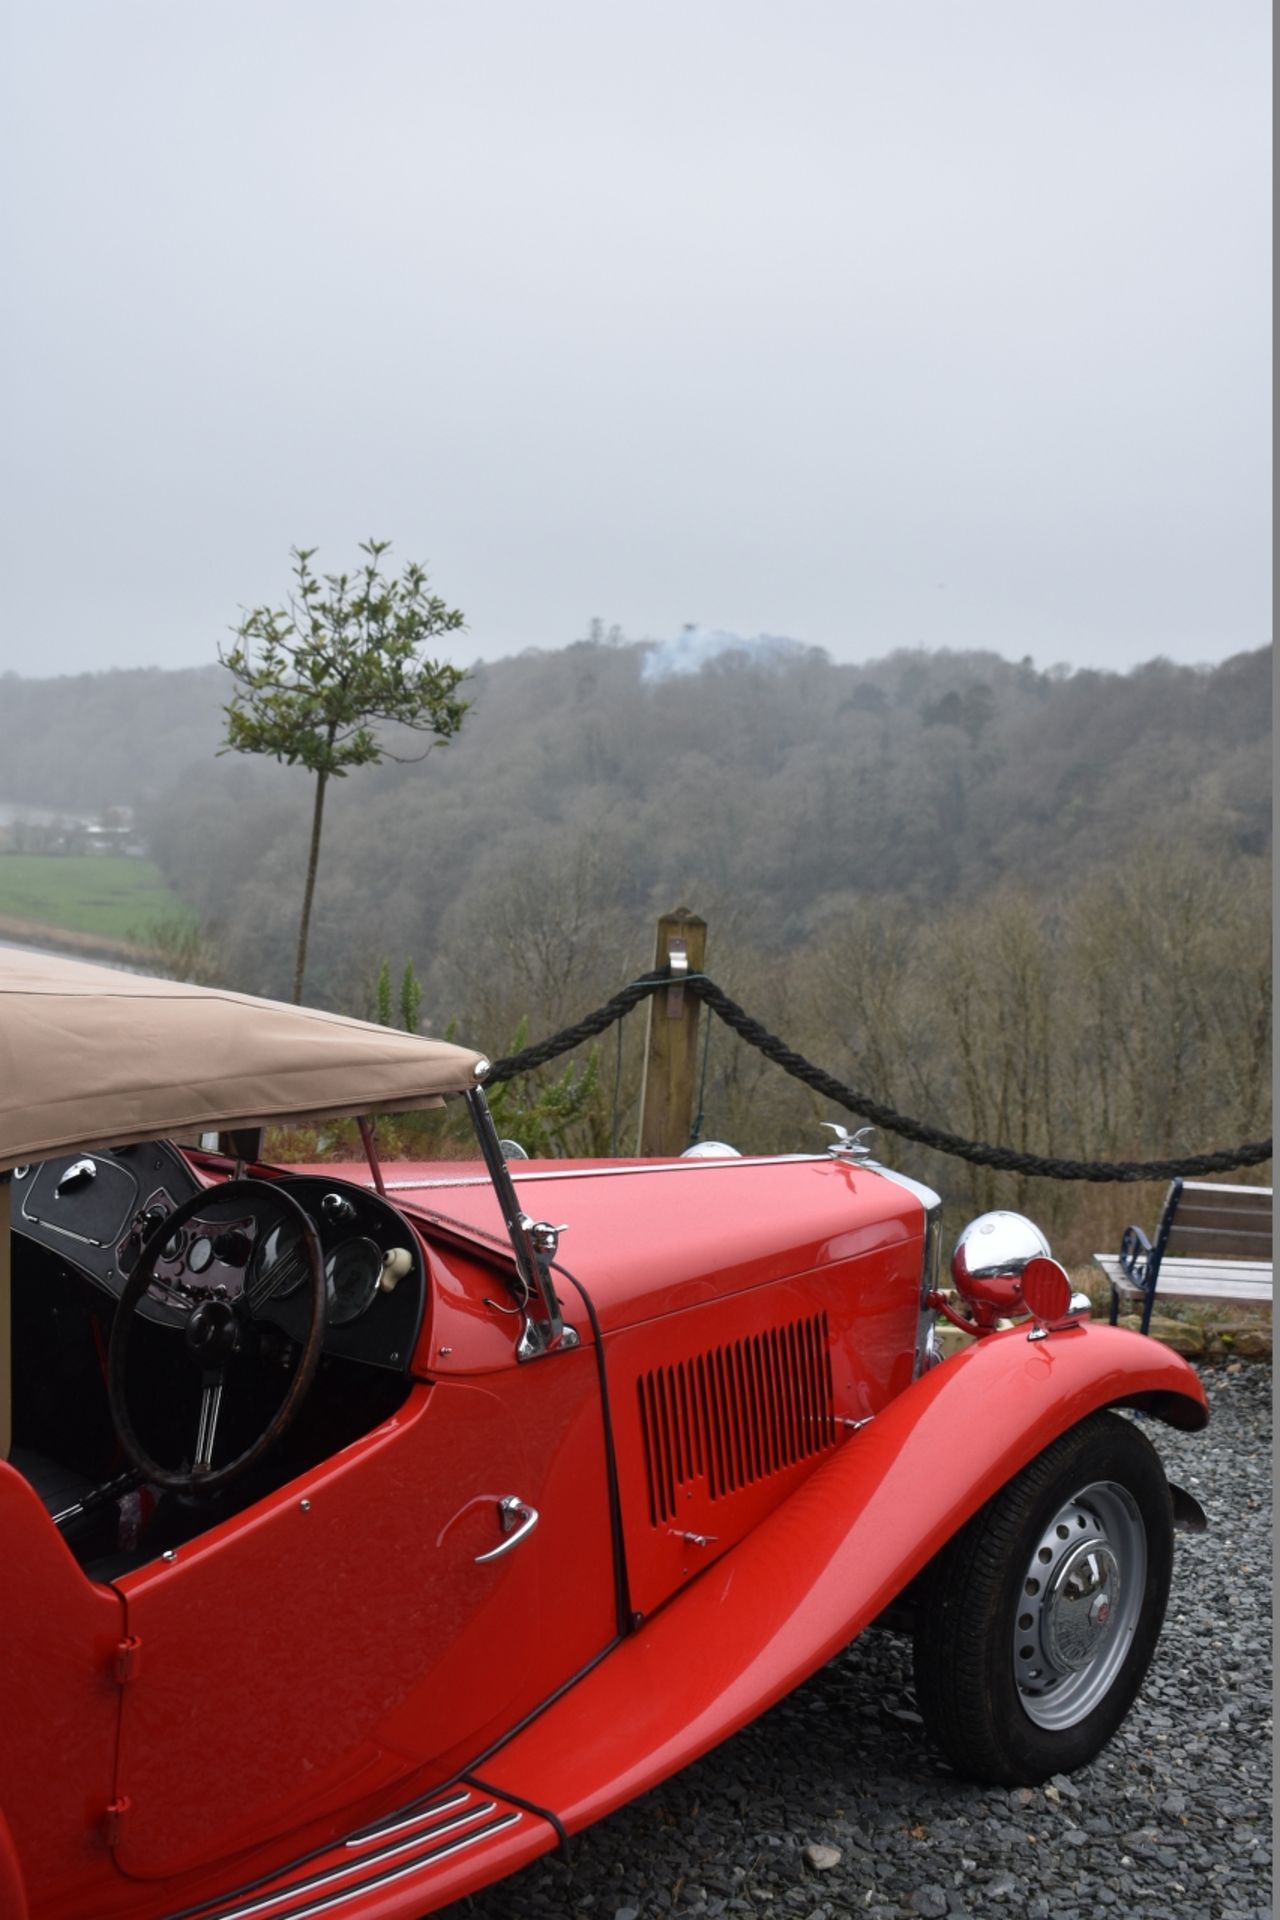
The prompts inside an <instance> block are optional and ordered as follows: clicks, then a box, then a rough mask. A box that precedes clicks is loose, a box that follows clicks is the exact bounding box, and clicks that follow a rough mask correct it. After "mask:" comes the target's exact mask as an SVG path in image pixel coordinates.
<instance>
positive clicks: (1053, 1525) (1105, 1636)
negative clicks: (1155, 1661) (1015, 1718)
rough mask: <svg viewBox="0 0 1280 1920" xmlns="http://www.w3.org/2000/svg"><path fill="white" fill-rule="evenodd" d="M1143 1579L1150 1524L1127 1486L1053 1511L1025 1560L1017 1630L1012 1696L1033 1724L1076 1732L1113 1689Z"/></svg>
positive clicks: (1084, 1494)
mask: <svg viewBox="0 0 1280 1920" xmlns="http://www.w3.org/2000/svg"><path fill="white" fill-rule="evenodd" d="M1146 1579H1147V1534H1146V1528H1145V1527H1144V1526H1143V1524H1142V1515H1141V1513H1140V1512H1139V1511H1138V1504H1137V1502H1136V1501H1135V1499H1134V1498H1133V1495H1132V1494H1131V1493H1130V1492H1129V1491H1128V1489H1127V1488H1126V1487H1122V1486H1119V1485H1118V1484H1117V1483H1116V1482H1115V1481H1114V1480H1098V1481H1095V1482H1093V1483H1092V1484H1091V1485H1090V1486H1087V1487H1082V1488H1081V1489H1080V1491H1079V1493H1076V1494H1073V1495H1072V1497H1071V1499H1070V1500H1068V1501H1067V1502H1066V1504H1065V1505H1064V1506H1062V1507H1061V1508H1059V1510H1058V1512H1057V1513H1055V1514H1054V1516H1053V1518H1052V1520H1051V1521H1050V1522H1049V1524H1048V1526H1047V1527H1046V1528H1045V1530H1044V1533H1043V1534H1042V1535H1041V1537H1040V1540H1039V1542H1038V1544H1037V1546H1036V1548H1035V1551H1034V1552H1033V1553H1032V1556H1031V1559H1030V1561H1029V1562H1028V1565H1027V1570H1026V1573H1025V1574H1024V1576H1023V1580H1022V1591H1021V1593H1020V1595H1019V1597H1018V1611H1017V1614H1016V1616H1015V1618H1014V1627H1013V1671H1014V1676H1015V1678H1016V1680H1017V1685H1018V1694H1019V1697H1020V1698H1021V1701H1022V1706H1023V1710H1024V1711H1025V1713H1026V1714H1027V1716H1028V1718H1029V1719H1031V1720H1034V1722H1035V1724H1036V1725H1037V1726H1038V1727H1045V1728H1047V1729H1049V1730H1050V1731H1058V1730H1061V1729H1062V1728H1064V1727H1073V1726H1075V1725H1076V1724H1077V1722H1078V1721H1081V1720H1083V1719H1084V1718H1085V1717H1086V1716H1087V1715H1088V1714H1090V1713H1092V1712H1093V1709H1094V1708H1095V1707H1096V1706H1097V1705H1098V1704H1099V1702H1100V1701H1101V1700H1102V1699H1103V1698H1104V1697H1105V1696H1106V1694H1107V1693H1108V1692H1109V1691H1110V1688H1111V1686H1112V1683H1113V1682H1114V1680H1115V1677H1116V1675H1117V1674H1118V1673H1119V1671H1120V1668H1121V1667H1122V1666H1123V1665H1124V1660H1125V1656H1126V1654H1127V1653H1128V1651H1129V1648H1130V1646H1131V1645H1132V1642H1133V1636H1134V1633H1135V1631H1136V1629H1137V1625H1138V1619H1139V1616H1140V1614H1141V1612H1142V1596H1143V1592H1144V1590H1145V1588H1146Z"/></svg>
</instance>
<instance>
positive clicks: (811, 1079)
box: [486, 969, 1271, 1182]
mask: <svg viewBox="0 0 1280 1920" xmlns="http://www.w3.org/2000/svg"><path fill="white" fill-rule="evenodd" d="M673 985H679V986H682V987H684V988H685V990H686V991H687V992H689V993H696V994H697V995H698V997H699V999H700V1000H701V1001H702V1003H703V1005H704V1006H705V1007H707V1008H708V1009H709V1011H710V1012H712V1013H714V1014H715V1015H716V1017H717V1019H719V1020H721V1021H723V1022H724V1024H725V1026H727V1027H729V1028H730V1029H731V1030H732V1031H733V1032H734V1033H736V1034H737V1035H738V1037H739V1038H740V1039H742V1040H745V1041H746V1043H747V1045H748V1046H750V1047H755V1048H756V1050H757V1051H758V1052H760V1053H762V1054H764V1056H765V1058H766V1059H768V1060H772V1061H773V1062H774V1063H775V1065H777V1066H779V1067H781V1068H782V1070H783V1072H784V1073H789V1074H790V1075H791V1076H792V1078H793V1079H795V1080H799V1081H800V1082H801V1083H802V1084H803V1085H804V1086H806V1087H811V1088H812V1089H813V1091H814V1092H815V1093H820V1094H822V1095H823V1097H824V1098H825V1099H827V1100H831V1101H833V1102H834V1104H835V1105H836V1106H839V1107H844V1108H845V1109H847V1111H848V1112H850V1113H853V1114H856V1115H858V1116H859V1117H860V1118H862V1119H864V1120H868V1121H870V1122H871V1124H872V1125H873V1126H876V1127H880V1128H882V1129H883V1130H884V1131H885V1132H886V1133H894V1134H897V1135H898V1136H899V1138H901V1139H903V1140H913V1141H915V1142H916V1143H917V1144H918V1145H919V1146H922V1147H932V1148H933V1149H934V1151H935V1152H937V1153H945V1154H950V1155H952V1156H953V1157H954V1158H956V1159H959V1160H967V1161H969V1163H970V1164H971V1165H973V1166H976V1167H991V1168H993V1169H995V1170H996V1171H997V1172H1000V1173H1025V1174H1036V1175H1039V1176H1040V1177H1041V1178H1043V1179H1046V1180H1091V1181H1099V1182H1102V1181H1135V1180H1171V1179H1174V1178H1175V1177H1177V1176H1180V1175H1181V1176H1192V1175H1196V1174H1204V1173H1229V1172H1230V1171H1231V1170H1232V1169H1233V1168H1236V1167H1255V1166H1259V1165H1261V1164H1262V1162H1263V1161H1266V1160H1269V1159H1270V1158H1271V1141H1270V1139H1267V1140H1246V1141H1244V1142H1243V1143H1242V1144H1241V1145H1240V1146H1238V1147H1230V1148H1224V1149H1222V1150H1220V1151H1218V1152H1215V1153H1193V1154H1185V1155H1183V1156H1182V1158H1181V1159H1177V1160H1061V1159H1057V1158H1055V1157H1053V1156H1051V1155H1047V1154H1038V1153H1023V1152H1020V1151H1019V1150H1018V1149H1016V1148H1014V1147H1000V1146H993V1145H991V1144H990V1143H989V1142H987V1141H982V1140H964V1139H961V1137H960V1136H959V1135H958V1134H954V1133H948V1132H947V1131H946V1130H945V1128H942V1127H934V1126H930V1125H928V1124H927V1123H926V1122H925V1121H923V1120H912V1119H909V1118H908V1117H907V1115H905V1114H901V1113H896V1112H895V1111H894V1109H893V1108H892V1107H886V1106H884V1105H883V1104H882V1103H881V1102H880V1101H878V1100H874V1099H872V1097H871V1096H870V1094H866V1093H861V1092H859V1091H858V1089H857V1088H856V1087H850V1086H848V1085H846V1083H845V1082H844V1081H843V1080H837V1079H836V1077H835V1075H834V1074H831V1073H828V1072H827V1071H826V1070H825V1068H823V1067H818V1066H815V1065H814V1063H813V1062H812V1061H811V1060H806V1058H805V1056H804V1055H803V1054H802V1053H797V1052H796V1051H795V1049H794V1048H792V1047H789V1046H787V1045H786V1043H785V1042H784V1041H782V1040H779V1039H778V1037H777V1035H776V1034H772V1033H770V1032H769V1030H768V1028H767V1027H764V1026H762V1025H761V1024H760V1022H759V1021H758V1020H753V1019H752V1018H751V1015H750V1014H749V1013H747V1012H746V1010H745V1009H744V1008H742V1007H740V1006H739V1005H738V1003H737V1001H736V1000H732V999H730V997H729V995H728V994H727V993H726V992H725V991H724V989H723V987H720V986H717V984H716V982H715V981H714V980H712V979H711V977H710V976H709V975H708V974H705V973H682V974H673V973H671V972H670V971H669V970H667V969H663V970H662V971H661V972H654V973H647V974H642V975H641V977H640V978H639V979H637V980H633V981H632V982H631V983H630V985H629V986H625V987H623V988H622V989H621V991H620V992H618V993H615V994H614V995H613V997H612V999H610V1000H606V1001H605V1003H604V1005H603V1006H601V1007H597V1008H596V1010H595V1012H594V1013H589V1014H587V1015H586V1017H585V1018H584V1019H582V1020H576V1021H575V1022H574V1023H573V1025H572V1026H568V1027H562V1028H561V1030H560V1032H559V1033H554V1034H552V1035H551V1036H550V1038H549V1039H547V1040H540V1041H539V1042H538V1044H537V1045H536V1046H532V1047H525V1048H523V1049H522V1051H521V1052H519V1053H513V1054H509V1055H507V1057H506V1058H505V1059H502V1060H496V1061H495V1062H494V1064H493V1066H492V1067H491V1068H490V1070H489V1072H488V1074H487V1076H486V1084H487V1085H490V1086H492V1085H494V1084H496V1083H497V1082H499V1081H503V1080H513V1079H515V1078H516V1076H517V1075H519V1074H522V1073H530V1072H532V1071H533V1069H534V1068H535V1067H543V1066H546V1065H547V1064H548V1063H549V1062H550V1061H552V1060H556V1059H558V1058H559V1057H560V1055H561V1054H565V1053H572V1051H573V1049H574V1048H575V1047H580V1046H581V1045H582V1044H583V1042H584V1041H586V1040H593V1039H595V1038H596V1036H597V1035H598V1034H601V1033H604V1032H605V1031H606V1030H607V1029H608V1028H609V1027H611V1026H612V1025H613V1024H614V1022H615V1021H620V1020H623V1019H625V1017H626V1016H627V1014H629V1013H631V1012H632V1011H633V1010H634V1009H635V1008H636V1007H638V1006H639V1005H640V1004H641V1002H642V1001H644V1000H647V999H648V998H649V996H650V995H651V994H654V993H657V992H658V991H659V990H660V989H661V988H663V987H669V986H673Z"/></svg>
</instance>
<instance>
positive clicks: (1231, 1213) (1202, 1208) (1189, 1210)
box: [1176, 1201, 1271, 1233]
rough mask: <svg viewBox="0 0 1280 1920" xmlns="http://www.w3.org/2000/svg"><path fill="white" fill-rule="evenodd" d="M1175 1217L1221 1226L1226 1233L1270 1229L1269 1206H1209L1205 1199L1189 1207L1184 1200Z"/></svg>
mask: <svg viewBox="0 0 1280 1920" xmlns="http://www.w3.org/2000/svg"><path fill="white" fill-rule="evenodd" d="M1176 1218H1177V1219H1178V1220H1191V1221H1194V1222H1195V1224H1196V1226H1198V1227H1222V1228H1223V1229H1224V1231H1225V1232H1227V1233H1238V1232H1240V1231H1241V1230H1242V1229H1243V1230H1244V1231H1245V1232H1260V1233H1269V1232H1270V1230H1271V1208H1270V1207H1219V1206H1210V1205H1209V1203H1208V1202H1207V1201H1201V1202H1200V1204H1199V1205H1198V1206H1193V1207H1189V1206H1187V1204H1186V1203H1185V1201H1184V1202H1183V1204H1182V1205H1181V1206H1180V1207H1179V1208H1178V1211H1177V1215H1176Z"/></svg>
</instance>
